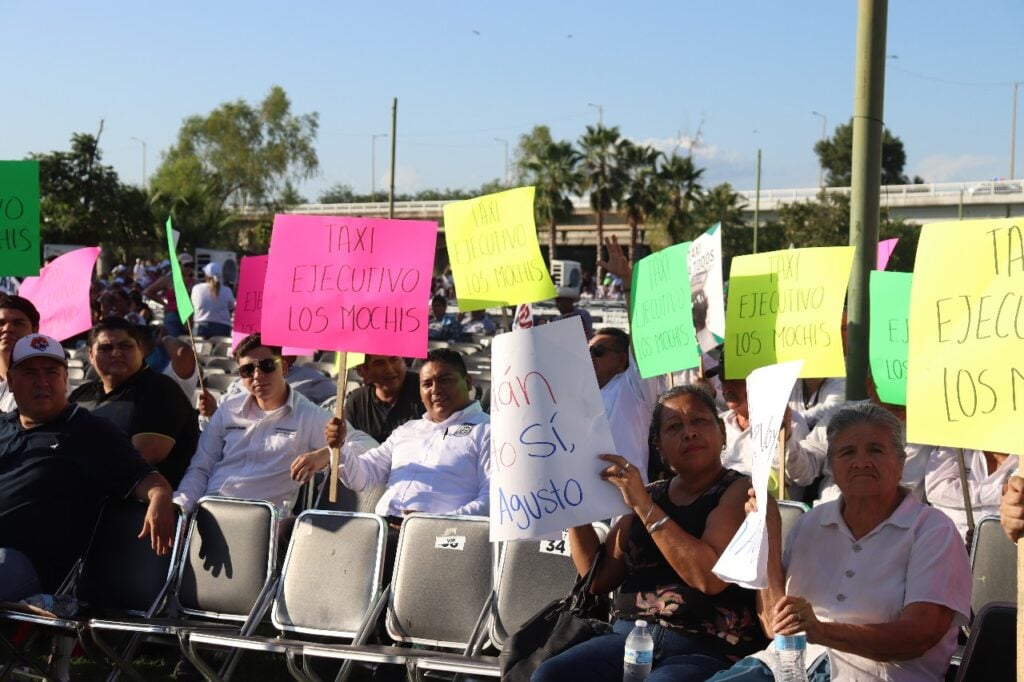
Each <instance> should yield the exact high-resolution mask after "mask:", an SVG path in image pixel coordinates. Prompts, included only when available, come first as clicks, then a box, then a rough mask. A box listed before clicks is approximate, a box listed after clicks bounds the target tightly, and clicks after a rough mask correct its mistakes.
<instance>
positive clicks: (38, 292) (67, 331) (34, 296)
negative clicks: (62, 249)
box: [18, 246, 100, 341]
mask: <svg viewBox="0 0 1024 682" xmlns="http://www.w3.org/2000/svg"><path fill="white" fill-rule="evenodd" d="M99 255H100V247H98V246H87V247H85V248H82V249H75V250H74V251H69V252H68V253H65V254H64V255H63V256H60V257H59V258H57V259H56V260H54V261H53V262H52V263H50V264H49V265H47V266H44V267H43V269H42V270H40V271H39V276H38V277H26V278H25V281H23V282H22V283H21V288H20V289H18V294H19V295H21V296H24V297H25V298H27V299H28V300H30V301H32V303H33V304H35V306H36V309H37V310H38V311H39V331H40V333H42V334H46V335H48V336H52V337H53V338H55V339H57V340H58V341H63V340H64V339H70V338H71V337H72V336H75V335H76V334H80V333H82V332H84V331H86V330H87V329H89V328H90V327H92V315H91V310H92V308H91V307H90V305H89V285H90V284H91V283H92V272H93V268H94V267H96V258H97V257H98V256H99Z"/></svg>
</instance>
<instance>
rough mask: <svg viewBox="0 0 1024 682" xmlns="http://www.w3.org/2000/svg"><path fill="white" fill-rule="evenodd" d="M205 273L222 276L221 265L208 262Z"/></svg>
mask: <svg viewBox="0 0 1024 682" xmlns="http://www.w3.org/2000/svg"><path fill="white" fill-rule="evenodd" d="M203 274H204V275H206V276H207V277H220V265H218V264H217V263H214V262H212V261H211V262H209V263H207V264H206V267H204V268H203Z"/></svg>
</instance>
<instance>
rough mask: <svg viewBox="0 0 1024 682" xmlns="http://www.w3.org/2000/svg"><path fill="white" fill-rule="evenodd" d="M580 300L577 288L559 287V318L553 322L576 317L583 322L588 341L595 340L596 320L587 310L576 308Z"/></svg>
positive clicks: (556, 302)
mask: <svg viewBox="0 0 1024 682" xmlns="http://www.w3.org/2000/svg"><path fill="white" fill-rule="evenodd" d="M578 300H580V292H579V289H578V288H576V287H558V296H556V297H555V307H556V308H558V312H559V316H558V317H556V318H555V319H554V320H552V322H557V321H558V320H564V319H566V318H568V317H573V316H576V317H578V318H580V319H581V320H583V333H585V334H586V335H587V341H589V340H590V339H592V338H594V318H592V317H591V316H590V311H588V310H587V309H586V308H578V307H576V301H578Z"/></svg>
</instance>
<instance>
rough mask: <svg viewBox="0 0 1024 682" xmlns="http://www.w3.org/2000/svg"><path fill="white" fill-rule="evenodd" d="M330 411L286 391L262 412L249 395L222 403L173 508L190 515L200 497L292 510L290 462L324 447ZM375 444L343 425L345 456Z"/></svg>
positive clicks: (296, 485)
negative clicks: (284, 397)
mask: <svg viewBox="0 0 1024 682" xmlns="http://www.w3.org/2000/svg"><path fill="white" fill-rule="evenodd" d="M330 418H331V414H330V412H328V411H327V410H324V409H321V408H320V407H317V406H316V405H314V404H313V403H311V402H310V401H309V400H308V399H306V398H305V397H304V396H303V395H302V394H301V393H299V392H298V391H295V390H293V389H291V388H289V389H288V400H287V401H286V402H285V404H284V405H282V406H281V407H279V408H277V409H276V410H271V411H270V412H264V411H263V410H261V409H260V407H259V405H257V404H256V398H255V397H253V395H252V394H250V393H248V392H247V393H245V394H244V395H236V396H233V397H231V398H229V399H228V400H225V401H224V403H223V404H222V405H221V406H220V408H219V409H218V410H217V411H216V412H214V413H213V416H212V417H210V423H209V425H207V427H206V428H205V429H204V430H203V433H202V435H201V436H200V437H199V447H198V449H197V450H196V454H195V455H193V457H192V463H191V464H190V465H189V468H188V471H186V472H185V477H184V478H182V480H181V485H179V486H178V490H176V491H175V493H174V502H175V504H178V505H181V507H182V508H183V509H185V511H187V512H190V511H192V510H193V509H194V508H195V506H196V502H197V501H198V500H199V498H201V497H202V496H204V495H221V496H224V497H238V498H247V499H256V500H267V501H268V502H272V503H273V504H274V505H276V506H277V507H278V508H279V509H283V508H285V507H287V506H291V505H292V504H293V503H294V502H295V497H296V495H297V493H298V491H299V487H300V484H299V483H298V482H297V481H293V480H292V478H291V465H292V461H293V460H294V459H295V458H296V457H298V456H299V455H302V454H305V453H307V452H311V451H313V450H317V449H319V448H322V447H324V446H326V445H327V442H326V441H325V440H324V425H325V424H326V423H327V420H328V419H330ZM376 445H377V441H375V440H374V439H373V438H371V437H370V436H368V435H367V434H365V433H363V432H362V431H359V430H357V429H354V428H352V427H351V426H349V427H348V436H347V437H346V439H345V444H344V446H343V447H342V453H343V455H345V456H355V455H359V454H362V453H364V452H366V451H367V450H369V449H370V448H373V447H375V446H376Z"/></svg>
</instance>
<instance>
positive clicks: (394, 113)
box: [388, 97, 398, 218]
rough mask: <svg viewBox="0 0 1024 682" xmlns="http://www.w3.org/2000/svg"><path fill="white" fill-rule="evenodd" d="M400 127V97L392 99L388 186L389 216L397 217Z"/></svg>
mask: <svg viewBox="0 0 1024 682" xmlns="http://www.w3.org/2000/svg"><path fill="white" fill-rule="evenodd" d="M397 129H398V98H397V97H394V98H392V100H391V177H390V178H389V182H390V184H391V187H389V188H388V218H394V217H395V132H396V131H397Z"/></svg>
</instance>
